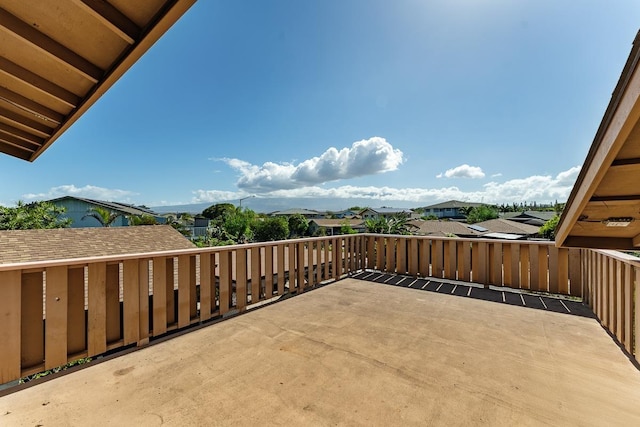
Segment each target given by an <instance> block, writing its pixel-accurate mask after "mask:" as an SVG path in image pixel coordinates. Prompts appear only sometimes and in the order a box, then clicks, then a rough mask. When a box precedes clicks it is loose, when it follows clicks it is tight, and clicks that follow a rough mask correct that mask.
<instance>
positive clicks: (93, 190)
mask: <svg viewBox="0 0 640 427" xmlns="http://www.w3.org/2000/svg"><path fill="white" fill-rule="evenodd" d="M137 195H138V193H134V192H133V191H127V190H118V189H115V188H104V187H96V186H94V185H85V186H84V187H76V186H75V185H60V186H57V187H52V188H51V189H49V191H47V192H46V193H28V194H23V195H22V198H23V199H24V200H46V199H55V198H57V197H63V196H75V197H84V198H88V199H98V200H108V201H118V202H124V203H130V202H131V197H132V196H137Z"/></svg>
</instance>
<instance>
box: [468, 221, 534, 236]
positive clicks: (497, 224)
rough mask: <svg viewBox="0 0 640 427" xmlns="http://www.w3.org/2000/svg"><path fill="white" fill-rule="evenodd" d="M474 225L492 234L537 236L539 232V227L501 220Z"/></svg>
mask: <svg viewBox="0 0 640 427" xmlns="http://www.w3.org/2000/svg"><path fill="white" fill-rule="evenodd" d="M475 225H479V226H481V227H484V228H486V229H488V230H489V231H490V232H494V233H507V234H524V235H530V234H537V233H538V232H539V231H540V227H537V226H534V225H529V224H523V223H520V222H516V221H511V220H508V219H502V218H498V219H490V220H488V221H482V222H478V223H476V224H475Z"/></svg>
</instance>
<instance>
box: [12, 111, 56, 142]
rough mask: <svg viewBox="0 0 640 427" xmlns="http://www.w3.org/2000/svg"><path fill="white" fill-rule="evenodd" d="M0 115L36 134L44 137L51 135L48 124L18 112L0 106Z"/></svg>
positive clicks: (51, 131) (51, 130)
mask: <svg viewBox="0 0 640 427" xmlns="http://www.w3.org/2000/svg"><path fill="white" fill-rule="evenodd" d="M0 116H2V117H3V118H5V119H6V120H8V121H10V122H11V123H14V124H17V125H19V126H24V127H26V128H28V129H30V131H31V132H33V133H34V134H36V135H40V136H42V137H44V138H47V137H49V136H51V134H52V133H53V129H52V128H50V127H49V126H47V125H45V124H42V123H41V122H38V121H36V120H32V119H29V118H27V117H24V116H21V115H20V114H18V113H16V112H14V111H11V110H7V109H6V108H3V107H0Z"/></svg>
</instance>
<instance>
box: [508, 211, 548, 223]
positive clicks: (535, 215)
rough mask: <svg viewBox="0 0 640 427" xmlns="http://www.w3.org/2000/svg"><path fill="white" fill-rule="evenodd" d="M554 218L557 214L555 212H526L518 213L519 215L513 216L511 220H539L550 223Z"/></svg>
mask: <svg viewBox="0 0 640 427" xmlns="http://www.w3.org/2000/svg"><path fill="white" fill-rule="evenodd" d="M554 216H556V213H555V212H554V211H525V212H518V214H517V215H514V216H511V217H510V218H509V219H517V218H538V219H541V220H543V221H549V220H550V219H551V218H553V217H554Z"/></svg>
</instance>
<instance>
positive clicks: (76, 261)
mask: <svg viewBox="0 0 640 427" xmlns="http://www.w3.org/2000/svg"><path fill="white" fill-rule="evenodd" d="M349 236H350V235H344V236H326V237H308V238H302V239H289V240H277V241H270V242H258V243H245V244H237V245H227V246H210V247H205V248H193V249H179V250H175V251H156V252H142V253H131V254H118V255H105V256H88V257H83V258H60V259H52V260H47V261H34V262H18V263H7V264H0V271H12V270H31V269H38V268H47V267H59V266H62V265H82V264H90V263H95V262H107V263H109V262H116V261H125V260H130V259H145V258H155V257H170V256H179V255H198V254H206V253H215V252H224V251H229V250H236V249H251V248H262V247H265V246H266V247H269V246H279V245H289V244H293V243H296V244H297V243H306V242H323V241H332V240H334V239H339V238H342V237H349ZM351 236H353V235H351Z"/></svg>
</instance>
